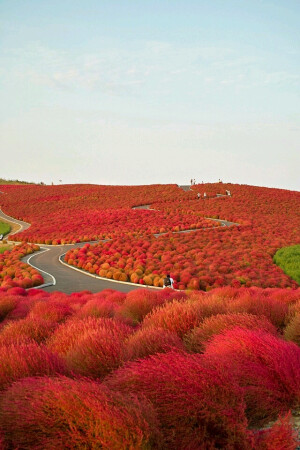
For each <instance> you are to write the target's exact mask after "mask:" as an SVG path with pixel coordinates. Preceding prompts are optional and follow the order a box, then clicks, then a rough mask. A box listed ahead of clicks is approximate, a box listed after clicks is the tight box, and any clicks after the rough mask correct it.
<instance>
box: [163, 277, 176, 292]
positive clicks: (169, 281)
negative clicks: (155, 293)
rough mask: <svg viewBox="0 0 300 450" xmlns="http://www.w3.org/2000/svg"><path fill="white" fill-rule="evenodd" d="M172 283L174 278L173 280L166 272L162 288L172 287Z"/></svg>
mask: <svg viewBox="0 0 300 450" xmlns="http://www.w3.org/2000/svg"><path fill="white" fill-rule="evenodd" d="M173 284H174V280H173V278H171V276H170V274H168V275H167V276H166V278H164V285H163V288H166V287H169V288H171V289H173Z"/></svg>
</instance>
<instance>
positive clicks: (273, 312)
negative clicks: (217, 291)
mask: <svg viewBox="0 0 300 450" xmlns="http://www.w3.org/2000/svg"><path fill="white" fill-rule="evenodd" d="M260 291H261V290H260ZM260 291H259V292H260ZM255 292H256V291H254V290H252V291H251V290H250V289H249V291H248V292H247V291H246V292H245V293H243V292H241V293H240V296H239V297H237V298H235V299H234V300H233V301H231V302H229V303H228V311H227V312H233V313H248V314H255V315H257V316H265V317H267V319H269V321H270V322H271V323H272V324H273V325H275V327H277V328H279V327H283V325H284V322H285V317H286V315H287V312H288V304H287V303H286V302H284V301H282V300H280V299H277V298H273V297H266V296H264V295H263V294H262V293H259V294H258V295H255Z"/></svg>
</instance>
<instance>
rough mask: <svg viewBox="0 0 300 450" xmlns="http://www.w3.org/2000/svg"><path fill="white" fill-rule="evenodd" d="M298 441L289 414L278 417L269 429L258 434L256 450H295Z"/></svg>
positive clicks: (299, 440) (298, 443) (299, 443)
mask: <svg viewBox="0 0 300 450" xmlns="http://www.w3.org/2000/svg"><path fill="white" fill-rule="evenodd" d="M299 445H300V439H299V436H298V433H297V431H296V430H295V428H294V427H293V421H292V420H291V414H287V415H286V416H283V417H279V419H278V421H276V422H275V423H274V425H272V426H271V427H270V428H268V429H266V430H263V431H261V432H260V433H258V435H257V438H256V448H259V450H297V448H299Z"/></svg>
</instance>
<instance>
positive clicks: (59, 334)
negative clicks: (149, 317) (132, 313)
mask: <svg viewBox="0 0 300 450" xmlns="http://www.w3.org/2000/svg"><path fill="white" fill-rule="evenodd" d="M132 331H133V330H132V328H131V327H129V326H128V325H125V324H124V323H121V322H117V321H114V320H112V319H105V318H98V319H96V318H94V317H88V318H85V319H82V320H78V319H75V318H74V319H71V320H69V321H68V322H66V323H65V324H63V325H61V326H59V327H58V328H57V329H56V331H55V332H54V334H53V335H52V336H51V338H50V339H49V342H48V347H49V348H50V349H51V350H52V351H54V352H56V353H58V354H60V355H61V356H62V357H63V359H64V360H65V361H66V364H67V366H68V368H69V369H70V370H72V371H74V372H76V373H78V374H80V375H85V376H90V377H93V378H101V377H103V376H104V375H106V374H107V373H109V372H110V371H111V370H114V369H115V368H117V367H118V366H119V365H120V363H121V361H122V352H123V346H124V340H125V338H126V337H127V336H128V335H129V334H130V333H132Z"/></svg>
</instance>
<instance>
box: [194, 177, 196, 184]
mask: <svg viewBox="0 0 300 450" xmlns="http://www.w3.org/2000/svg"><path fill="white" fill-rule="evenodd" d="M195 184H196V179H195V178H194V186H195Z"/></svg>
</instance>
